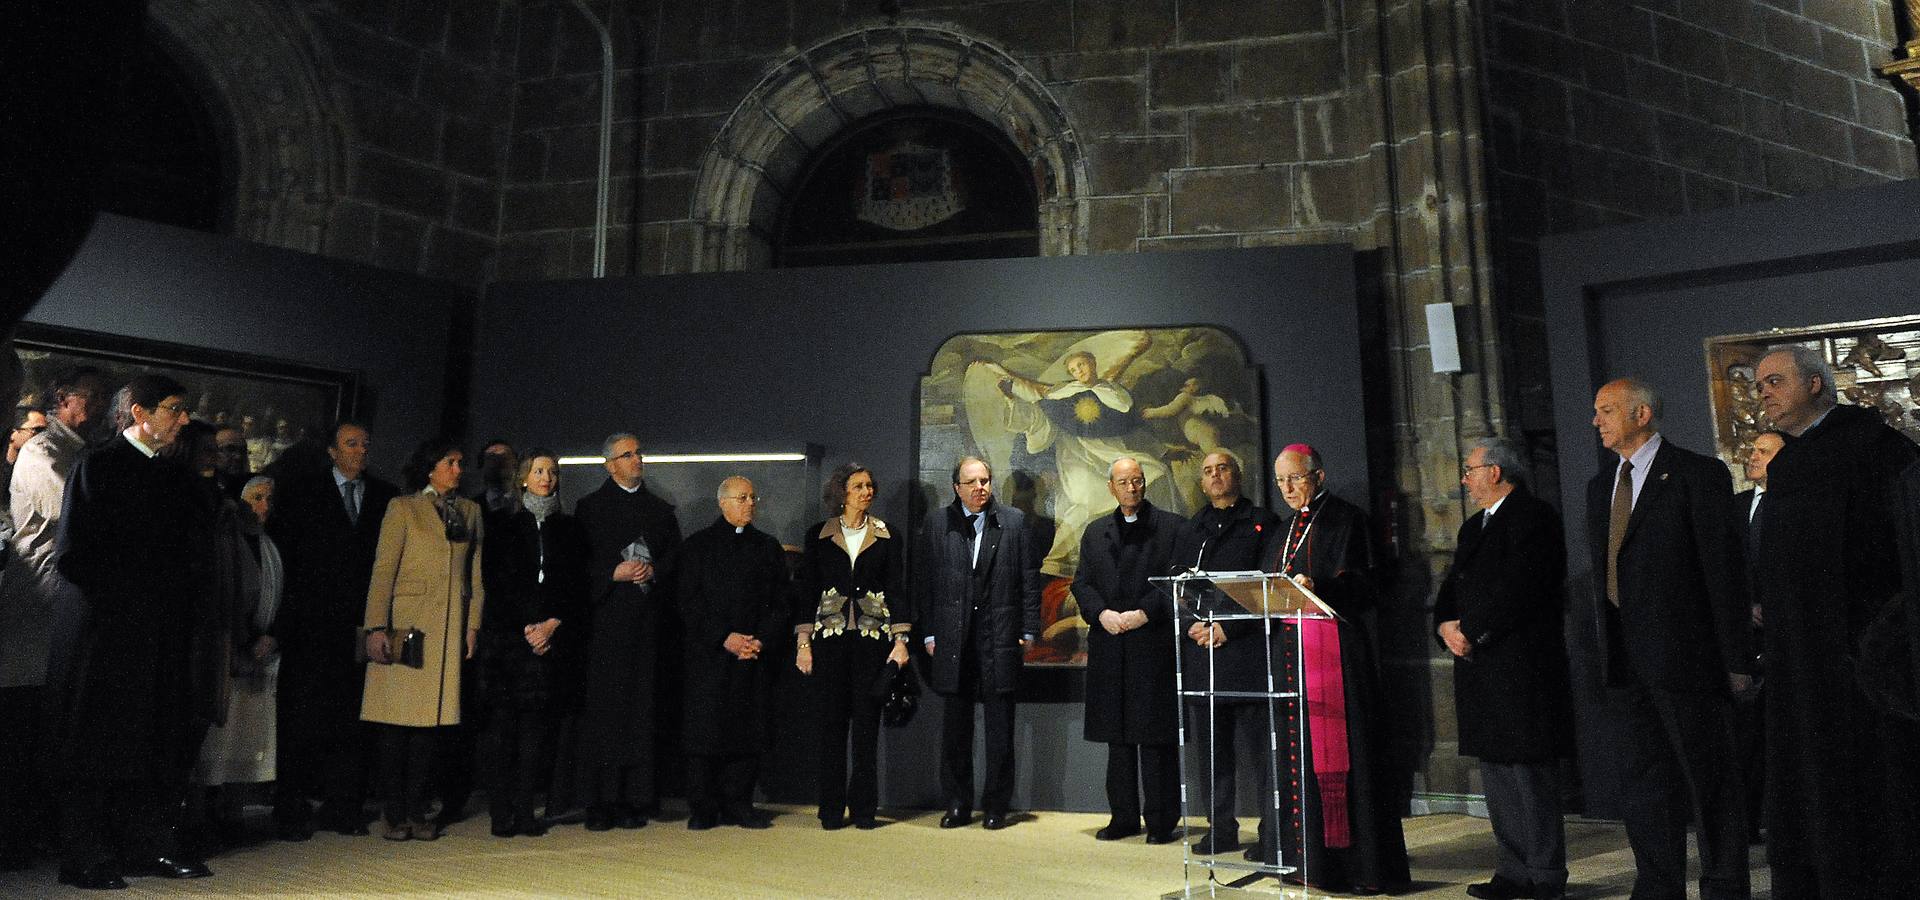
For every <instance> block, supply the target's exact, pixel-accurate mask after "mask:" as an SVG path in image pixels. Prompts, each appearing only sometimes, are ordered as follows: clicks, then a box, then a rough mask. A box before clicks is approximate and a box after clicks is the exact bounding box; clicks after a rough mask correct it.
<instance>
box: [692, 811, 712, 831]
mask: <svg viewBox="0 0 1920 900" xmlns="http://www.w3.org/2000/svg"><path fill="white" fill-rule="evenodd" d="M719 824H720V816H719V815H718V814H717V813H706V814H701V813H694V814H693V815H691V816H688V817H687V830H688V831H706V830H707V829H709V828H712V827H714V826H716V825H719Z"/></svg>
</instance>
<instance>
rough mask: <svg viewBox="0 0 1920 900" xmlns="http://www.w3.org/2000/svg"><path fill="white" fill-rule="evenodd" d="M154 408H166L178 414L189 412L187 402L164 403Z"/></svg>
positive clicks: (182, 414)
mask: <svg viewBox="0 0 1920 900" xmlns="http://www.w3.org/2000/svg"><path fill="white" fill-rule="evenodd" d="M154 409H164V410H166V411H167V412H170V413H173V414H174V415H176V416H184V415H188V414H189V412H188V410H187V405H186V404H185V403H162V404H160V405H159V406H156V407H154Z"/></svg>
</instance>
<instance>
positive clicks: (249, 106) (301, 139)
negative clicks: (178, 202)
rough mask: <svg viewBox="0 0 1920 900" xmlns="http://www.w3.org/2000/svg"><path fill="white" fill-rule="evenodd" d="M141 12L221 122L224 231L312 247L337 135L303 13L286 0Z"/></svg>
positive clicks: (334, 170)
mask: <svg viewBox="0 0 1920 900" xmlns="http://www.w3.org/2000/svg"><path fill="white" fill-rule="evenodd" d="M147 14H148V16H149V17H150V18H151V19H152V22H153V25H154V38H155V40H156V41H158V42H160V44H161V45H162V46H163V47H165V48H166V49H167V50H168V51H169V52H170V53H172V54H174V56H175V58H176V59H177V60H178V61H179V62H180V64H181V65H182V67H183V68H186V69H188V70H189V71H191V72H192V73H193V75H194V76H195V77H196V78H197V79H198V80H200V81H201V83H203V84H204V85H205V86H206V95H205V96H206V99H207V101H208V102H209V104H210V105H211V106H212V107H213V108H214V112H215V116H216V118H217V119H218V120H219V121H220V122H221V123H222V124H223V126H224V134H223V135H222V136H223V137H224V138H225V140H226V143H227V149H228V150H229V152H231V153H232V156H233V163H234V164H233V165H232V166H231V167H230V169H229V171H230V172H231V173H232V175H233V184H232V195H231V203H232V207H231V213H230V219H229V220H230V221H231V222H232V230H233V235H234V236H235V237H238V238H243V239H245V240H249V241H255V242H257V243H262V244H271V245H273V246H276V247H287V248H290V249H294V250H303V251H306V252H309V253H319V252H321V251H322V250H323V249H324V247H325V244H326V241H325V238H326V226H327V216H328V213H329V212H330V211H331V209H332V207H333V201H334V198H335V197H336V196H338V194H339V191H340V188H341V187H342V186H343V185H344V177H343V163H342V161H343V158H344V150H343V146H344V141H343V138H342V136H341V134H340V130H339V128H338V127H337V125H336V124H335V123H336V122H337V121H338V117H337V115H336V114H335V108H334V104H333V102H332V99H331V96H330V95H329V93H328V91H327V90H326V88H325V87H324V86H323V85H322V82H321V79H320V77H319V75H318V74H317V71H316V68H315V66H314V54H315V50H314V47H315V46H316V44H315V42H314V40H313V37H312V35H311V34H309V33H308V31H307V30H306V28H307V17H306V15H305V14H303V13H302V12H300V11H299V10H297V9H294V8H293V6H292V4H290V3H288V2H286V0H220V2H213V3H210V2H206V0H150V2H149V3H148V4H147Z"/></svg>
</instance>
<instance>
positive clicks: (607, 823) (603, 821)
mask: <svg viewBox="0 0 1920 900" xmlns="http://www.w3.org/2000/svg"><path fill="white" fill-rule="evenodd" d="M613 821H614V817H613V813H611V812H608V811H607V810H604V809H598V808H596V809H589V810H587V830H588V831H612V830H613Z"/></svg>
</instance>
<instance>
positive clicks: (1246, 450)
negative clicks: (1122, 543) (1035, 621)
mask: <svg viewBox="0 0 1920 900" xmlns="http://www.w3.org/2000/svg"><path fill="white" fill-rule="evenodd" d="M1261 409H1262V404H1261V396H1260V374H1259V370H1258V368H1257V367H1255V366H1254V365H1253V364H1252V362H1251V361H1250V360H1249V357H1248V354H1247V351H1246V348H1245V347H1244V346H1243V345H1242V344H1241V342H1240V340H1239V338H1238V337H1236V336H1235V335H1233V334H1232V333H1230V332H1228V331H1226V330H1225V329H1222V328H1218V327H1214V326H1207V325H1195V326H1184V327H1176V328H1128V329H1107V330H1082V331H1018V332H987V333H975V334H959V335H955V336H953V337H951V338H948V339H947V341H946V342H945V343H943V344H941V345H940V347H939V349H938V350H936V351H935V352H934V355H933V362H932V364H931V365H930V367H929V368H928V371H927V373H926V374H925V375H924V376H922V378H921V379H920V408H919V418H918V421H919V435H918V446H917V451H918V472H919V482H920V484H921V485H922V486H923V490H924V492H925V496H924V499H925V501H926V503H927V508H937V507H939V506H943V505H945V504H947V503H951V502H953V500H954V495H953V492H952V491H951V490H950V489H949V486H950V484H951V481H952V479H951V477H950V476H951V474H952V468H953V465H954V463H955V462H956V461H957V460H959V459H960V458H961V457H963V456H978V457H980V458H982V459H985V460H987V462H988V463H989V464H990V465H991V466H992V467H993V471H994V498H995V500H996V502H999V503H1005V504H1008V505H1010V506H1013V507H1016V508H1018V509H1020V510H1021V511H1022V512H1024V513H1026V514H1027V516H1028V517H1029V519H1030V520H1031V521H1032V522H1034V523H1035V524H1036V525H1037V528H1036V532H1037V537H1038V540H1039V543H1040V544H1041V546H1042V551H1041V554H1042V559H1041V563H1040V573H1041V576H1042V578H1043V581H1044V591H1043V594H1042V600H1041V619H1042V627H1043V631H1042V633H1041V634H1040V635H1039V636H1038V638H1037V640H1035V641H1034V642H1033V643H1032V644H1031V645H1029V647H1028V648H1027V655H1026V663H1027V666H1028V667H1029V668H1033V667H1052V668H1081V667H1084V666H1085V665H1086V658H1087V646H1086V634H1087V628H1088V623H1087V622H1086V620H1085V619H1083V618H1082V617H1081V615H1080V609H1079V605H1078V603H1076V602H1075V600H1074V597H1073V591H1072V585H1073V576H1074V573H1075V572H1076V571H1078V568H1079V563H1080V559H1079V556H1080V538H1081V536H1082V535H1083V534H1084V533H1085V532H1086V529H1087V525H1088V524H1089V523H1091V522H1092V521H1093V520H1094V519H1095V518H1097V517H1098V516H1101V515H1105V514H1107V513H1109V512H1111V511H1112V510H1113V508H1114V506H1115V503H1114V499H1113V497H1112V495H1111V494H1110V493H1109V492H1108V490H1107V467H1108V466H1109V465H1110V464H1111V463H1112V462H1113V460H1115V459H1117V458H1119V457H1122V456H1130V457H1133V458H1134V459H1137V460H1139V462H1140V467H1141V469H1142V471H1143V474H1144V475H1145V476H1146V480H1147V489H1146V490H1147V499H1148V501H1149V502H1151V503H1152V504H1154V505H1155V506H1158V507H1161V508H1163V509H1169V510H1172V511H1174V512H1177V513H1179V514H1181V515H1183V516H1191V515H1193V514H1194V513H1196V512H1198V511H1199V510H1200V509H1201V507H1203V506H1205V505H1206V502H1207V501H1206V497H1205V495H1203V494H1202V493H1201V491H1200V461H1201V459H1202V458H1204V457H1205V456H1206V455H1207V454H1209V453H1212V452H1214V451H1216V450H1227V451H1230V452H1232V453H1234V454H1236V455H1237V456H1238V457H1239V458H1240V460H1241V461H1242V469H1243V470H1244V469H1248V468H1249V465H1248V463H1251V464H1252V465H1251V467H1250V468H1251V469H1252V470H1253V471H1258V470H1259V468H1260V466H1259V464H1258V460H1261V459H1264V458H1265V457H1264V456H1263V449H1264V448H1263V447H1262V446H1261V436H1262V435H1263V434H1264V433H1265V432H1264V430H1263V429H1262V423H1261V421H1260V411H1261ZM1264 481H1265V480H1264V479H1259V478H1253V479H1247V480H1246V482H1247V483H1245V484H1244V485H1242V487H1243V489H1244V490H1246V491H1247V492H1248V494H1249V495H1250V496H1253V497H1254V498H1255V499H1256V500H1258V499H1259V494H1260V492H1261V490H1262V488H1263V486H1264Z"/></svg>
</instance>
